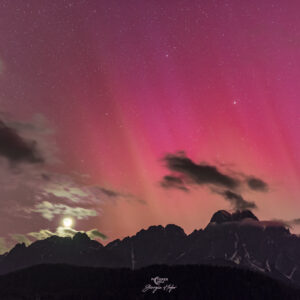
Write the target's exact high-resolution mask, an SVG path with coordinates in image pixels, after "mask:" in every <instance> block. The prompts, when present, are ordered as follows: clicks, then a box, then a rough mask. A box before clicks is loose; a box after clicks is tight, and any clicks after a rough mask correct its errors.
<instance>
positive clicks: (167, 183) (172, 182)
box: [160, 175, 189, 192]
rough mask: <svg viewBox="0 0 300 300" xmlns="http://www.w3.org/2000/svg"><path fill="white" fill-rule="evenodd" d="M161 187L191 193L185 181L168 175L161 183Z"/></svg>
mask: <svg viewBox="0 0 300 300" xmlns="http://www.w3.org/2000/svg"><path fill="white" fill-rule="evenodd" d="M160 185H161V186H162V187H164V188H177V189H180V190H183V191H186V192H187V191H189V189H188V188H187V187H186V186H185V184H184V182H183V180H182V179H181V178H180V177H176V176H172V175H166V176H164V178H163V180H162V181H161V183H160Z"/></svg>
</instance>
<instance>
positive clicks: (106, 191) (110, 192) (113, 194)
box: [99, 187, 121, 197]
mask: <svg viewBox="0 0 300 300" xmlns="http://www.w3.org/2000/svg"><path fill="white" fill-rule="evenodd" d="M99 189H100V190H101V191H102V192H103V193H104V194H105V195H106V196H108V197H119V196H121V194H120V193H118V192H116V191H113V190H109V189H107V188H103V187H100V188H99Z"/></svg>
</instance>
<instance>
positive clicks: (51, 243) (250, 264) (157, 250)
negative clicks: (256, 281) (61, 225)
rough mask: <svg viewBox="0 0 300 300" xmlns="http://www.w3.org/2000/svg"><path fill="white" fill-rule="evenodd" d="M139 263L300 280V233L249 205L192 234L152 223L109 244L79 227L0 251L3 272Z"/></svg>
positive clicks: (219, 214) (223, 213)
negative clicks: (257, 213) (217, 268)
mask: <svg viewBox="0 0 300 300" xmlns="http://www.w3.org/2000/svg"><path fill="white" fill-rule="evenodd" d="M59 263H63V264H70V265H75V266H89V267H104V268H130V269H140V268H142V267H147V266H151V265H203V264H206V265H217V266H232V267H237V268H242V269H249V270H254V271H258V272H262V273H264V274H266V275H268V276H271V277H273V278H276V279H280V280H282V281H286V282H289V283H292V284H294V285H295V286H300V237H298V236H297V235H295V234H291V233H290V231H289V229H288V228H287V227H286V226H285V225H284V224H282V223H280V222H271V221H259V220H258V218H257V217H256V216H255V215H254V214H253V213H252V212H251V211H249V210H244V211H236V212H234V213H232V214H231V213H229V212H227V211H224V210H221V211H218V212H216V213H215V214H214V215H213V216H212V218H211V220H210V222H209V224H208V225H207V226H206V227H205V228H204V229H200V230H194V231H193V232H192V233H191V234H189V235H187V234H185V232H184V230H183V229H182V228H180V227H179V226H176V225H172V224H169V225H167V226H165V227H163V226H150V227H149V228H148V229H147V230H144V229H143V230H141V231H139V232H138V233H137V234H136V235H134V236H131V237H126V238H124V239H123V240H119V239H118V240H115V241H113V242H111V243H109V244H107V245H106V246H103V245H102V244H101V243H99V242H97V241H95V240H91V239H90V238H89V237H88V236H87V235H86V234H85V233H81V232H78V233H76V234H75V235H74V237H73V238H70V237H58V236H51V237H49V238H47V239H44V240H38V241H35V242H33V243H32V244H31V245H29V246H25V244H17V245H16V246H15V247H14V248H13V249H12V250H10V251H9V252H8V253H5V254H3V255H1V256H0V274H6V273H9V272H12V271H16V270H19V269H22V268H26V267H30V266H34V265H39V264H59Z"/></svg>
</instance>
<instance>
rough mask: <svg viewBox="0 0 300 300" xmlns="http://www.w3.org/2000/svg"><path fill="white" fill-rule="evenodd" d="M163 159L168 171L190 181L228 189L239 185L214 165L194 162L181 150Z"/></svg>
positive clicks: (237, 181) (234, 179) (236, 180)
mask: <svg viewBox="0 0 300 300" xmlns="http://www.w3.org/2000/svg"><path fill="white" fill-rule="evenodd" d="M163 160H164V161H165V163H166V166H167V168H168V169H169V170H170V171H173V172H177V173H180V174H181V175H182V176H184V177H185V179H186V180H188V181H190V182H191V183H195V184H199V185H204V184H212V185H216V186H220V187H225V188H229V189H234V188H236V187H238V186H239V185H240V181H239V180H238V179H236V178H233V177H231V176H229V175H226V174H223V173H222V172H220V171H219V170H218V169H217V168H216V167H215V166H210V165H207V164H196V163H194V162H193V161H192V160H191V159H189V158H188V157H186V156H185V154H184V153H183V152H180V153H177V155H176V154H175V155H174V154H168V155H166V156H165V157H164V159H163Z"/></svg>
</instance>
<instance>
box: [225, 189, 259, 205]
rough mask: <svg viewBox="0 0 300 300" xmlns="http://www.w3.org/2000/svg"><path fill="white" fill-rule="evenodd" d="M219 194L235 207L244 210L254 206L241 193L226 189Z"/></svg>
mask: <svg viewBox="0 0 300 300" xmlns="http://www.w3.org/2000/svg"><path fill="white" fill-rule="evenodd" d="M221 195H222V196H223V197H224V198H225V199H226V200H228V201H230V203H231V204H232V206H233V207H234V208H235V209H238V210H245V209H250V208H252V209H253V208H256V204H255V203H254V202H250V201H247V200H245V199H244V198H243V197H242V196H241V195H239V194H237V193H234V192H232V191H229V190H226V191H223V192H222V193H221Z"/></svg>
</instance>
